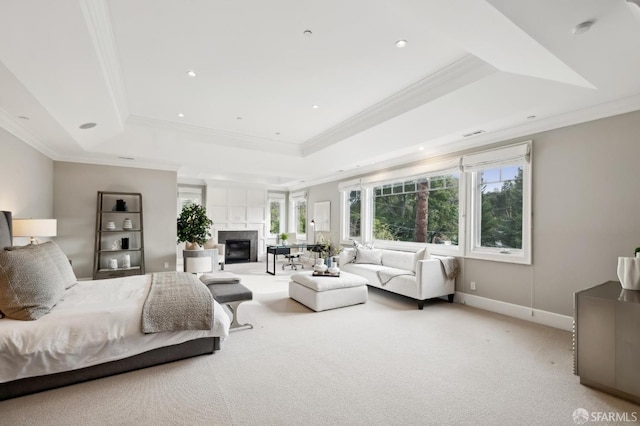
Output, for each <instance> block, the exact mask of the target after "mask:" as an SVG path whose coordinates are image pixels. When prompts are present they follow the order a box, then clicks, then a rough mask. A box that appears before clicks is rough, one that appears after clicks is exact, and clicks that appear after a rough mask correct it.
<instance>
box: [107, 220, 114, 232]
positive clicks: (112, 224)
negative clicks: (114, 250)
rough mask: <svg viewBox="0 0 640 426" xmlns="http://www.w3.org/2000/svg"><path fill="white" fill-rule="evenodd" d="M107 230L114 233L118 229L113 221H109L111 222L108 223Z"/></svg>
mask: <svg viewBox="0 0 640 426" xmlns="http://www.w3.org/2000/svg"><path fill="white" fill-rule="evenodd" d="M106 228H107V230H109V231H113V230H114V229H116V223H115V222H113V221H109V222H107V226H106Z"/></svg>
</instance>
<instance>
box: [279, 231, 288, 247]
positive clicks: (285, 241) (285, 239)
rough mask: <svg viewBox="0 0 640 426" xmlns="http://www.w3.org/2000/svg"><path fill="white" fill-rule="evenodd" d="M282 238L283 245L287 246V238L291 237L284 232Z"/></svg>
mask: <svg viewBox="0 0 640 426" xmlns="http://www.w3.org/2000/svg"><path fill="white" fill-rule="evenodd" d="M280 239H281V240H282V245H283V246H286V245H287V240H288V239H289V236H288V235H287V234H285V233H284V232H283V233H282V234H281V235H280Z"/></svg>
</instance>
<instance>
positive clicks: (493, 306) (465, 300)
mask: <svg viewBox="0 0 640 426" xmlns="http://www.w3.org/2000/svg"><path fill="white" fill-rule="evenodd" d="M455 301H456V302H457V303H462V304H465V305H468V306H473V307H474V308H479V309H484V310H486V311H491V312H496V313H498V314H503V315H508V316H510V317H515V318H520V319H523V320H526V321H531V322H535V323H537V324H542V325H547V326H549V327H554V328H559V329H560V330H566V331H572V330H573V317H570V316H567V315H560V314H555V313H553V312H548V311H543V310H540V309H534V308H529V307H526V306H521V305H514V304H513V303H507V302H501V301H499V300H493V299H487V298H486V297H480V296H474V295H472V294H468V293H459V292H456V297H455Z"/></svg>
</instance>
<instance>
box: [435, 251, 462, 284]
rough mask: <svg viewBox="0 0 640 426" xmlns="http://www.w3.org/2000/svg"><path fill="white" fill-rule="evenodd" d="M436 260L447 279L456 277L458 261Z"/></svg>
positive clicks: (443, 258) (449, 258)
mask: <svg viewBox="0 0 640 426" xmlns="http://www.w3.org/2000/svg"><path fill="white" fill-rule="evenodd" d="M438 260H440V263H441V264H442V269H443V270H444V273H445V275H446V276H447V278H449V279H450V280H451V279H454V278H455V277H456V276H458V260H457V259H456V258H455V257H439V258H438Z"/></svg>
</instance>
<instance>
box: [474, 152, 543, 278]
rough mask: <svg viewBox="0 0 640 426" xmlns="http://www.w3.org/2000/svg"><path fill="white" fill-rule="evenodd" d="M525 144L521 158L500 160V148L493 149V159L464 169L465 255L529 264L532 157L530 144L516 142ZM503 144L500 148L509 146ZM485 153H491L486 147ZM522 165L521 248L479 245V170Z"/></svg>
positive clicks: (480, 214)
mask: <svg viewBox="0 0 640 426" xmlns="http://www.w3.org/2000/svg"><path fill="white" fill-rule="evenodd" d="M525 145H526V152H527V153H526V155H525V156H524V157H523V158H521V159H514V160H508V159H507V160H504V161H501V159H500V155H501V152H500V148H498V149H497V150H495V155H496V161H495V162H494V163H491V162H487V164H486V165H485V166H481V168H478V169H477V170H472V171H466V172H465V174H466V175H467V177H466V179H465V180H466V181H467V183H468V186H469V188H470V189H469V191H468V196H467V202H466V204H467V205H468V206H469V208H470V214H469V215H468V218H467V228H468V230H469V238H468V239H467V240H466V251H465V257H467V258H470V259H481V260H491V261H496V262H508V263H518V264H524V265H531V263H532V229H531V224H532V216H533V209H532V202H531V200H532V181H533V177H532V164H531V163H532V161H531V144H530V142H527V143H526V144H520V145H516V146H525ZM511 147H514V145H512V146H507V147H504V148H503V152H504V151H506V150H508V149H509V148H511ZM487 154H489V155H490V154H491V151H488V152H487ZM508 166H522V248H521V249H503V248H499V247H483V246H481V245H480V241H481V234H480V231H481V226H482V225H481V221H482V205H481V202H482V201H481V200H482V197H481V194H480V191H481V188H480V185H479V179H480V175H481V173H482V171H484V170H490V169H496V168H502V167H508Z"/></svg>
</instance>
